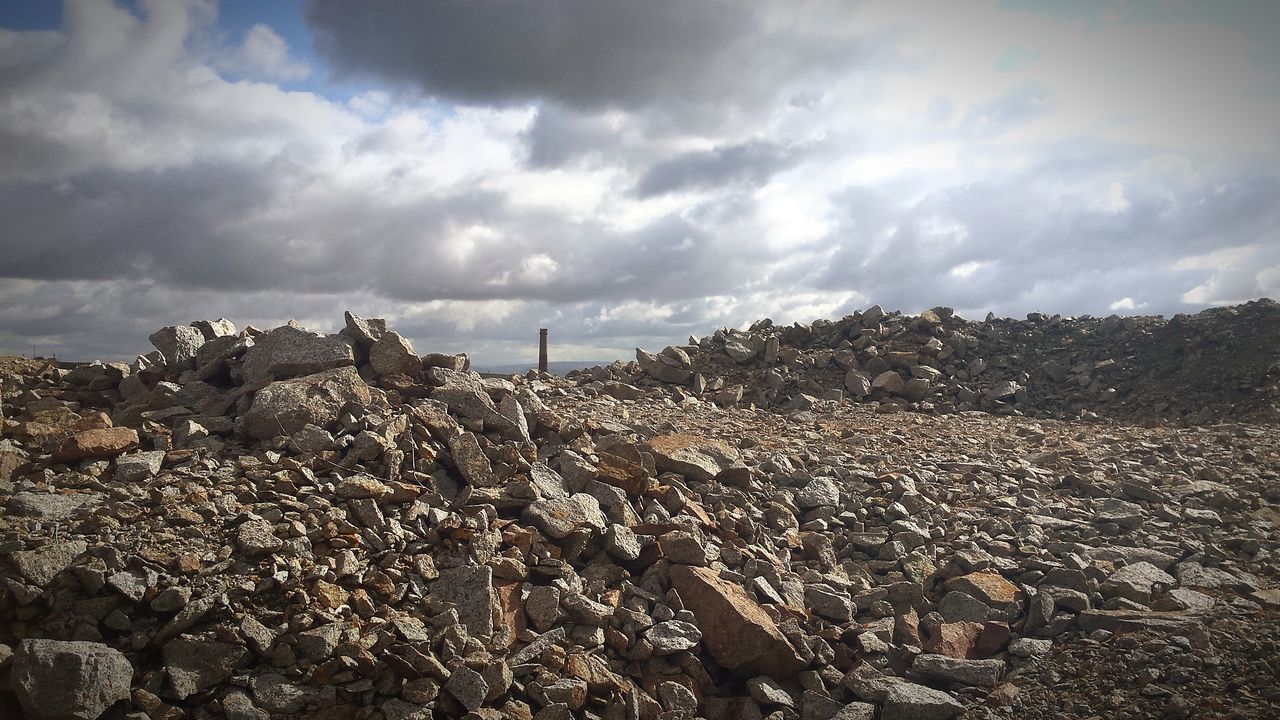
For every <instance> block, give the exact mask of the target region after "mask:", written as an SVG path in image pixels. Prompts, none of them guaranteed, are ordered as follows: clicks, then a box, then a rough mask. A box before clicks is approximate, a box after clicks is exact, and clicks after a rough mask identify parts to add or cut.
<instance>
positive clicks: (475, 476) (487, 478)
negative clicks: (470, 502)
mask: <svg viewBox="0 0 1280 720" xmlns="http://www.w3.org/2000/svg"><path fill="white" fill-rule="evenodd" d="M449 454H450V455H452V456H453V464H454V467H456V468H458V473H459V474H461V475H462V479H463V480H466V481H467V484H469V485H472V486H474V487H482V488H484V487H497V486H498V485H499V484H501V481H500V480H499V479H498V476H497V475H494V474H493V465H492V463H490V462H489V457H488V456H487V455H485V454H484V450H481V449H480V443H479V441H478V440H476V436H475V435H473V434H471V433H469V432H464V433H462V434H460V435H454V436H453V437H451V438H450V439H449Z"/></svg>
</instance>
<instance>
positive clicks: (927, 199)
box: [0, 0, 1280, 364]
mask: <svg viewBox="0 0 1280 720" xmlns="http://www.w3.org/2000/svg"><path fill="white" fill-rule="evenodd" d="M1277 36H1280V3H1277V2H1275V1H1274V0H1257V1H1256V2H1248V1H1246V0H1217V1H1215V2H1212V3H1209V2H1199V1H1193V0H1186V1H1182V2H1179V1H1175V0H1168V1H1163V0H1161V1H1156V0H1152V1H1142V0H1133V1H1126V2H1109V1H1106V0H1073V1H1072V2H1058V1H1056V0H1000V1H999V2H994V1H992V2H986V1H982V0H965V1H963V2H957V1H955V0H938V1H936V2H924V1H921V2H910V3H904V2H898V1H897V0H864V1H855V0H785V1H784V0H778V1H777V2H772V1H763V0H762V1H761V2H742V1H741V0H695V1H690V0H645V1H644V2H635V1H633V0H417V1H410V0H367V1H365V2H347V1H345V0H305V1H303V0H295V1H281V2H271V3H261V2H257V0H237V1H235V2H232V1H231V0H224V1H223V2H221V3H219V2H215V1H213V0H182V1H179V0H136V1H128V2H121V1H113V0H66V2H65V3H63V4H62V5H61V6H59V4H58V3H57V2H53V1H52V0H5V2H4V3H3V4H0V352H7V353H18V354H28V353H30V352H31V351H32V348H33V347H34V348H35V349H36V351H37V352H39V353H41V354H52V353H57V354H58V355H59V356H60V357H76V358H88V357H100V358H113V359H114V358H127V357H129V356H131V355H134V354H137V353H139V352H144V351H146V350H147V349H148V345H147V342H146V337H147V335H148V334H149V333H150V332H151V331H152V330H154V329H156V328H158V327H160V326H162V325H167V324H184V323H187V322H190V321H192V320H195V319H200V318H213V317H218V316H226V317H228V318H231V319H232V320H234V321H235V322H236V323H237V324H238V325H240V326H243V325H245V324H255V325H258V326H261V327H271V326H275V325H278V324H280V323H283V322H284V321H286V320H288V319H290V318H296V319H298V320H299V321H301V322H303V323H304V324H306V325H308V326H311V327H315V328H317V329H328V330H336V329H337V328H338V327H339V326H340V325H341V318H342V310H343V309H347V308H350V309H352V310H354V311H355V312H357V313H359V314H362V315H367V316H385V317H387V318H389V319H390V321H391V322H392V325H393V327H396V328H397V329H399V330H401V331H402V333H403V334H405V335H408V336H409V337H411V338H412V339H413V341H414V344H415V346H416V347H417V349H418V350H419V351H420V352H428V351H460V350H468V351H470V352H471V354H472V357H473V358H475V359H476V360H477V361H478V362H479V363H481V364H485V363H489V364H492V363H502V362H513V361H522V360H529V359H533V358H534V357H536V347H535V345H536V337H537V328H539V327H549V328H551V333H552V339H553V355H554V356H555V358H558V359H612V358H615V357H626V356H629V355H630V352H631V348H633V347H634V346H636V345H641V346H645V347H654V346H657V347H661V346H662V345H666V344H668V343H671V342H676V341H680V340H683V338H684V337H685V336H686V335H688V334H690V333H693V334H699V335H701V334H706V333H708V332H711V331H712V330H714V329H715V328H717V327H719V326H722V325H729V326H742V325H745V324H747V323H749V322H751V321H753V320H755V319H757V318H761V317H771V318H773V319H774V320H775V321H779V322H791V321H795V320H804V321H808V320H812V319H815V318H819V317H840V316H841V315H844V314H847V313H848V312H851V311H852V310H854V309H856V308H860V307H866V306H868V305H870V304H873V303H879V304H881V305H883V306H884V307H886V308H900V309H903V310H905V311H908V312H913V311H918V310H920V309H923V308H927V307H931V306H934V305H950V306H952V307H955V308H957V310H958V311H959V312H960V313H961V314H962V315H965V316H973V317H981V316H982V315H984V314H985V313H986V312H987V311H988V310H992V311H995V312H996V313H997V314H1000V315H1012V316H1021V315H1023V314H1025V313H1027V312H1030V311H1045V312H1058V313H1062V314H1085V313H1089V314H1094V315H1106V314H1110V313H1113V312H1119V313H1159V314H1165V315H1172V314H1174V313H1178V312H1194V311H1197V310H1200V309H1202V308H1205V307H1208V306H1210V305H1214V304H1221V303H1231V302H1240V301H1244V300H1249V299H1253V298H1258V297H1263V296H1271V297H1280V44H1277V43H1276V42H1275V38H1276V37H1277Z"/></svg>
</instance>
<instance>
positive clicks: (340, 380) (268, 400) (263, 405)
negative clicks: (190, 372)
mask: <svg viewBox="0 0 1280 720" xmlns="http://www.w3.org/2000/svg"><path fill="white" fill-rule="evenodd" d="M370 399H371V395H370V393H369V386H368V385H366V384H365V382H364V380H362V379H361V378H360V375H359V374H358V373H356V371H355V368H351V367H342V368H337V369H335V370H327V371H325V372H321V373H316V374H314V375H307V376H306V377H300V378H294V379H292V380H283V381H280V382H274V383H271V384H270V385H268V386H266V387H264V388H262V389H261V390H259V391H258V392H257V394H255V395H254V398H253V404H252V405H251V406H250V408H249V411H248V412H246V413H245V414H244V415H241V416H240V418H239V420H238V421H237V424H236V428H237V430H238V431H239V432H240V433H242V434H244V435H248V436H249V437H251V438H255V439H259V440H266V439H269V438H273V437H276V436H277V435H292V434H293V433H296V432H298V431H299V430H301V429H302V428H304V427H306V426H307V425H316V426H319V427H324V426H327V425H330V424H331V423H334V422H336V421H337V420H338V415H339V413H340V412H341V411H342V408H343V406H344V405H346V404H348V403H352V404H354V405H359V406H363V405H367V404H369V401H370Z"/></svg>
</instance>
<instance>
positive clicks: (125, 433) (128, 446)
mask: <svg viewBox="0 0 1280 720" xmlns="http://www.w3.org/2000/svg"><path fill="white" fill-rule="evenodd" d="M137 446H138V433H137V431H135V430H134V429H133V428H125V427H113V428H100V429H97V430H85V431H83V432H78V433H76V434H75V435H72V436H71V437H69V438H67V439H66V440H64V441H63V443H62V447H60V448H58V452H56V453H54V456H53V460H54V462H76V461H78V460H86V459H89V458H109V457H115V456H116V455H119V454H121V453H123V452H126V451H128V450H132V449H134V448H136V447H137Z"/></svg>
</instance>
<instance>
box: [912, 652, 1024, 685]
mask: <svg viewBox="0 0 1280 720" xmlns="http://www.w3.org/2000/svg"><path fill="white" fill-rule="evenodd" d="M911 669H912V670H913V671H915V672H916V673H917V674H919V675H920V676H921V677H925V678H931V679H934V680H941V681H943V682H949V683H957V684H960V685H973V686H977V687H995V686H996V683H997V682H999V681H1000V676H1001V675H1003V674H1004V661H1003V660H997V659H991V660H959V659H956V658H951V657H947V656H945V655H919V656H917V657H916V659H915V662H914V663H912V664H911Z"/></svg>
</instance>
